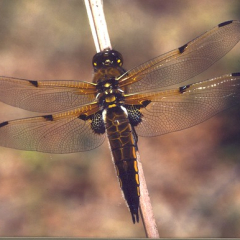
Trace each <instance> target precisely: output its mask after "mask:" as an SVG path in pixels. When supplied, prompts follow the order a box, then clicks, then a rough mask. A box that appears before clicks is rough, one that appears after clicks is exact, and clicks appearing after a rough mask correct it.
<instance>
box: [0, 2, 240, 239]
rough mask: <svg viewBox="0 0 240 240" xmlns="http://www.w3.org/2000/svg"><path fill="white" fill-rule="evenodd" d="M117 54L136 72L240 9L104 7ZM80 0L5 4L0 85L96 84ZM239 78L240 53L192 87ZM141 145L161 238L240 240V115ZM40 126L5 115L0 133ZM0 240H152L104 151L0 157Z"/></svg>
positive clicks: (7, 152) (215, 5) (239, 5)
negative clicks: (18, 239) (20, 124)
mask: <svg viewBox="0 0 240 240" xmlns="http://www.w3.org/2000/svg"><path fill="white" fill-rule="evenodd" d="M104 9H105V14H106V20H107V24H108V28H109V34H110V38H111V42H112V46H113V47H114V48H115V49H116V50H118V51H120V52H121V53H122V54H123V56H124V59H125V63H124V67H125V68H126V69H130V68H132V67H134V66H137V65H139V64H140V63H142V62H144V61H147V60H149V59H151V58H153V57H156V56H158V55H160V54H162V53H165V52H167V51H170V50H172V49H175V48H178V47H180V46H182V45H183V44H185V43H187V42H188V41H190V40H192V39H193V38H195V37H197V36H199V35H200V34H202V33H204V32H205V31H207V30H210V29H211V28H213V27H214V26H216V25H217V24H219V23H221V22H224V21H226V20H232V19H240V2H239V1H238V0H228V1H226V0H201V1H192V0H147V1H146V0H142V1H136V0H132V1H128V0H119V1H110V0H106V1H104ZM94 54H95V47H94V43H93V40H92V36H91V32H90V28H89V24H88V19H87V15H86V11H85V6H84V3H83V1H81V0H68V1H66V0H11V1H9V0H0V75H1V76H11V77H18V78H25V79H31V80H41V79H49V80H53V79H59V80H60V79H61V80H85V81H91V77H92V67H91V59H92V56H93V55H94ZM237 71H240V44H238V45H237V46H236V47H235V48H234V49H233V50H232V51H231V52H230V53H228V54H227V55H226V56H225V57H224V58H223V59H222V60H220V61H219V62H218V63H217V64H215V65H214V66H213V67H211V68H210V69H209V70H208V71H206V72H205V73H203V74H201V75H200V76H198V77H196V81H200V80H205V79H208V78H212V77H216V76H220V75H222V74H225V73H230V72H237ZM239 110H240V106H239V108H237V107H236V108H233V109H231V110H229V111H225V112H224V113H222V114H219V115H218V116H216V117H214V118H212V119H210V120H208V121H206V122H205V123H202V124H200V125H198V126H196V127H193V128H190V129H187V130H184V131H181V132H176V133H171V134H168V135H164V136H161V137H156V138H148V139H146V138H139V149H140V154H141V161H142V163H143V167H144V171H145V177H146V181H147V184H148V188H149V193H150V197H151V202H152V206H153V211H154V215H155V217H156V222H157V226H158V229H159V232H160V236H161V237H185V238H187V237H240V228H239V226H240V147H239V146H240V124H239V122H240V114H239ZM32 115H37V113H35V114H32V113H29V112H27V111H23V110H20V109H17V108H13V107H9V106H7V105H5V104H2V103H1V104H0V122H2V121H6V120H10V119H16V118H22V117H27V116H32ZM0 236H52V237H53V236H63V237H64V236H69V237H145V234H144V230H143V226H142V223H141V222H140V223H139V224H135V225H133V224H132V222H131V216H130V213H129V211H128V209H127V207H126V204H125V201H124V199H123V198H122V194H121V191H120V188H119V184H118V180H117V177H116V174H115V170H114V167H113V164H112V160H111V155H110V151H109V149H108V145H107V142H105V143H104V144H103V145H102V146H101V147H99V148H97V149H95V150H93V151H90V152H82V153H76V154H65V155H53V154H43V153H37V152H25V151H18V150H12V149H7V148H1V147H0Z"/></svg>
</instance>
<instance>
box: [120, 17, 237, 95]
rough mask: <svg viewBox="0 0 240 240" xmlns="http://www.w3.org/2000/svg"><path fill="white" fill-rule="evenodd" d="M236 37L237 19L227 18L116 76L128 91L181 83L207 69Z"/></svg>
mask: <svg viewBox="0 0 240 240" xmlns="http://www.w3.org/2000/svg"><path fill="white" fill-rule="evenodd" d="M239 40H240V22H239V21H228V22H225V23H222V24H219V25H218V26H217V27H215V28H213V29H212V30H210V31H208V32H206V33H205V34H203V35H201V36H199V37H198V38H196V39H194V40H192V41H190V42H189V43H187V44H185V45H183V46H182V47H180V48H178V49H176V50H173V51H171V52H169V53H166V54H163V55H161V56H159V57H157V58H154V59H152V60H150V61H148V62H146V63H144V64H142V65H140V66H138V67H136V68H134V69H132V70H130V71H128V72H127V73H126V74H124V75H123V76H121V77H120V78H119V85H120V86H127V92H128V93H134V92H142V91H146V90H154V91H156V89H159V88H162V87H167V86H170V85H174V84H177V83H181V82H184V81H186V80H188V79H190V78H192V77H194V76H196V75H197V74H199V73H201V72H203V71H204V70H206V69H207V68H209V67H210V66H211V65H212V64H213V63H215V62H216V61H217V60H219V59H220V58H222V57H223V56H224V55H225V54H226V53H227V52H229V51H230V50H231V49H232V48H233V47H234V46H235V45H236V44H237V43H238V41H239Z"/></svg>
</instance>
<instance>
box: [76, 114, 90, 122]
mask: <svg viewBox="0 0 240 240" xmlns="http://www.w3.org/2000/svg"><path fill="white" fill-rule="evenodd" d="M78 118H79V119H81V120H83V121H86V120H88V119H89V117H88V116H87V115H85V114H81V115H79V117H78Z"/></svg>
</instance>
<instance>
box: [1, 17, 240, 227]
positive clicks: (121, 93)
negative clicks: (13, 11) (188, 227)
mask: <svg viewBox="0 0 240 240" xmlns="http://www.w3.org/2000/svg"><path fill="white" fill-rule="evenodd" d="M239 40H240V22H239V21H236V20H232V21H226V22H223V23H221V24H219V25H218V26H216V27H215V28H213V29H212V30H210V31H208V32H206V33H204V34H202V35H201V36H199V37H197V38H195V39H194V40H192V41H190V42H188V43H187V44H185V45H183V46H181V47H179V48H177V49H175V50H173V51H170V52H168V53H166V54H163V55H160V56H158V57H156V58H154V59H152V60H150V61H147V62H145V63H143V64H141V65H139V66H137V67H135V68H133V69H131V70H129V71H126V70H125V69H124V68H123V57H122V55H121V54H120V53H119V52H118V51H116V50H112V49H105V50H103V51H101V52H99V53H97V54H96V55H94V57H93V60H92V65H93V69H94V74H93V79H92V81H91V82H88V81H72V80H71V81H70V80H48V81H46V80H39V81H36V80H26V79H18V78H10V77H0V101H1V102H3V103H6V104H8V105H11V106H14V107H18V108H22V109H25V110H28V111H34V112H39V113H42V115H39V116H36V117H29V118H23V119H17V120H11V121H5V122H2V123H0V146H3V147H8V148H14V149H21V150H27V151H38V152H45V153H53V154H54V153H56V154H66V153H74V152H82V151H88V150H92V149H94V148H97V147H99V146H100V145H101V144H102V143H103V142H104V140H105V138H106V137H107V138H108V140H109V143H110V149H111V152H112V156H113V159H114V164H115V168H116V172H117V175H118V179H119V183H120V187H121V189H122V191H123V194H124V197H125V199H126V202H127V206H128V207H129V210H130V213H131V216H132V221H133V223H135V222H139V201H140V200H139V199H140V182H139V173H138V162H137V155H136V154H137V151H138V146H137V144H138V136H143V137H152V136H159V135H162V134H166V133H170V132H174V131H179V130H183V129H186V128H189V127H192V126H194V125H196V124H199V123H201V122H203V121H205V120H207V119H209V118H210V117H212V116H214V115H215V114H217V113H219V112H221V111H223V110H225V109H227V108H229V107H232V106H234V105H236V104H238V103H239V100H240V73H231V74H226V75H223V76H220V77H215V78H212V79H209V80H205V81H201V82H194V81H193V80H191V81H190V83H189V84H184V82H186V81H187V80H190V79H191V78H193V77H194V76H196V75H198V74H200V73H201V72H203V71H205V70H206V69H207V68H209V67H210V66H211V65H212V64H214V63H215V62H216V61H217V60H219V59H220V58H222V57H223V56H224V55H225V54H226V53H227V52H229V51H230V50H231V49H232V48H233V47H234V46H235V45H236V44H237V43H238V41H239ZM180 83H181V86H180V87H179V86H178V87H176V86H175V85H176V84H180Z"/></svg>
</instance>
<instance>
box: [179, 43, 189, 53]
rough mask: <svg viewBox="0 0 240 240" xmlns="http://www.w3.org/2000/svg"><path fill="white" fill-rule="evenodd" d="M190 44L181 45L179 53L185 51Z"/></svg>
mask: <svg viewBox="0 0 240 240" xmlns="http://www.w3.org/2000/svg"><path fill="white" fill-rule="evenodd" d="M187 46H188V44H185V45H183V46H181V47H180V48H178V50H179V53H183V52H184V51H185V49H186V48H187Z"/></svg>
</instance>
